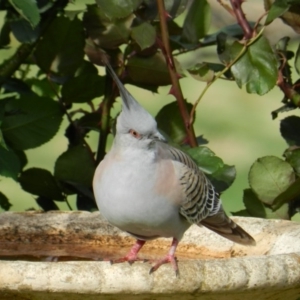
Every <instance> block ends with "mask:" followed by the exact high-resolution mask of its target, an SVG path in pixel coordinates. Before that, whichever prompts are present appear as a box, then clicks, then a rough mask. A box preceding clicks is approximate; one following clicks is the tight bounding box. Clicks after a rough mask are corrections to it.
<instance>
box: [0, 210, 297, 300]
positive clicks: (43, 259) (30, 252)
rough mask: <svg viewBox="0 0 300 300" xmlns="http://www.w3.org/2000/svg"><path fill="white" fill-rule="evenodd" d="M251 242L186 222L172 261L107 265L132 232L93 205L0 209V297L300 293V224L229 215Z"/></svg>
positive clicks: (154, 247) (165, 242)
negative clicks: (61, 208)
mask: <svg viewBox="0 0 300 300" xmlns="http://www.w3.org/2000/svg"><path fill="white" fill-rule="evenodd" d="M233 219H234V220H235V221H236V222H237V223H238V224H239V225H241V226H242V227H243V228H245V229H246V230H247V231H248V232H249V233H250V234H251V235H252V236H253V237H254V238H255V239H256V241H257V245H256V246H252V247H245V246H241V245H238V244H234V243H232V242H230V241H228V240H226V239H224V238H222V237H220V236H218V235H217V234H215V233H213V232H211V231H209V230H208V229H206V228H203V227H201V228H200V227H197V226H191V228H190V229H189V230H188V231H187V232H186V233H185V236H184V238H183V240H182V241H181V243H180V244H179V247H178V250H177V258H178V261H179V263H178V265H179V270H180V276H179V277H176V276H175V273H174V270H173V269H172V267H171V265H163V266H161V267H160V268H159V269H158V270H157V271H156V272H154V273H153V274H151V275H149V270H150V267H151V265H150V264H149V263H147V262H136V263H134V264H133V265H129V264H128V263H121V264H113V265H112V264H110V262H109V261H106V260H104V261H103V259H113V258H117V257H121V256H123V255H124V254H126V252H127V251H128V250H129V249H130V247H131V246H132V244H133V243H134V239H133V238H132V237H130V236H128V235H127V234H125V233H122V232H120V231H119V230H117V229H116V228H114V227H112V226H111V225H109V224H108V223H107V222H106V221H105V220H104V219H103V218H102V217H101V215H100V213H98V212H94V213H89V212H48V213H40V212H24V213H16V212H6V213H1V214H0V299H1V300H8V299H9V300H11V299H14V300H15V299H23V300H29V299H34V300H39V299H43V300H44V299H45V300H50V299H56V300H62V299H64V300H65V299H72V300H77V299H78V300H79V299H84V300H97V299H99V300H100V299H101V300H102V299H125V300H127V299H128V300H129V299H130V300H131V299H164V300H165V299H171V298H172V299H175V300H176V299H187V300H189V299H201V300H206V299H207V300H208V299H209V300H214V299H217V300H223V299H224V300H225V299H230V300H238V299H243V300H246V299H251V300H253V299H254V297H255V300H259V299H289V300H296V299H298V298H299V297H300V224H298V223H296V222H290V221H282V220H265V219H256V218H242V217H235V218H233ZM170 243H171V240H170V239H158V240H154V241H150V242H147V243H146V245H145V246H144V248H143V249H142V250H141V252H140V258H145V259H155V258H159V257H162V256H163V255H165V254H166V252H167V251H168V249H169V246H170Z"/></svg>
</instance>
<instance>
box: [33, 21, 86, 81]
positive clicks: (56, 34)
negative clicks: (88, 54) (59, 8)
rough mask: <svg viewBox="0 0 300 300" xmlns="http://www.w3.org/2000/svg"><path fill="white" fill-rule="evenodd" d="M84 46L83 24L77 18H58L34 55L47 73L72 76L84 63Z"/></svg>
mask: <svg viewBox="0 0 300 300" xmlns="http://www.w3.org/2000/svg"><path fill="white" fill-rule="evenodd" d="M84 45H85V40H84V32H83V27H82V22H81V21H80V20H78V19H77V18H75V19H74V20H70V19H68V18H65V17H57V18H55V19H54V21H53V22H52V23H51V24H50V26H49V28H48V30H47V32H46V34H45V35H44V37H43V39H42V40H41V41H40V42H39V43H38V46H37V49H36V51H35V53H34V55H35V57H36V61H37V64H38V66H39V67H40V68H41V69H42V70H43V71H44V72H45V73H47V74H48V73H49V72H53V73H56V74H60V75H63V76H72V75H73V74H74V73H75V71H76V70H77V69H78V67H79V66H80V65H81V63H82V60H83V56H84V51H83V48H84Z"/></svg>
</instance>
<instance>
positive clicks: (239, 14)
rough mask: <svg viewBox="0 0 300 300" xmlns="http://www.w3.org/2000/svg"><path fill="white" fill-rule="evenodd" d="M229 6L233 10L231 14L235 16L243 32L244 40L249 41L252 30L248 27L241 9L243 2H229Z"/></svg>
mask: <svg viewBox="0 0 300 300" xmlns="http://www.w3.org/2000/svg"><path fill="white" fill-rule="evenodd" d="M230 3H231V6H232V8H233V12H234V14H235V17H236V20H237V22H238V24H239V25H240V26H241V27H242V29H243V31H244V38H245V39H246V40H249V39H251V38H252V34H253V30H252V28H251V27H250V25H249V23H248V21H247V19H246V16H245V14H244V12H243V9H242V3H243V0H230Z"/></svg>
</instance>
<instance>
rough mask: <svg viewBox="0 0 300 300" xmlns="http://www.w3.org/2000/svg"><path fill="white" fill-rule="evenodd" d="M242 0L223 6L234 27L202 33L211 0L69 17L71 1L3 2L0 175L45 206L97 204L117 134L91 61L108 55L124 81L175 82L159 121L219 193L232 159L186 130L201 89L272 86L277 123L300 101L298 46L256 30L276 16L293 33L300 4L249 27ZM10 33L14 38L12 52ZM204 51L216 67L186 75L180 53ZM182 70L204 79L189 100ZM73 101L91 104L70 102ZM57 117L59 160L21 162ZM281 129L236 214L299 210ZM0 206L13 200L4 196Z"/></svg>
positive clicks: (292, 123)
mask: <svg viewBox="0 0 300 300" xmlns="http://www.w3.org/2000/svg"><path fill="white" fill-rule="evenodd" d="M242 2H243V1H241V0H230V1H229V3H224V2H223V1H219V3H220V5H222V6H223V8H224V9H226V10H227V11H228V12H229V13H231V14H232V15H233V16H235V19H236V24H233V25H230V26H226V27H223V28H219V29H218V30H216V31H215V32H214V33H213V34H208V30H209V28H210V14H211V12H210V7H209V4H208V3H207V1H206V0H197V1H192V2H191V3H189V1H187V0H172V1H166V2H165V3H164V2H163V1H161V0H157V1H154V0H124V1H118V0H96V1H95V3H94V4H90V5H86V8H85V9H84V10H83V11H75V12H74V11H72V12H71V11H69V10H68V7H67V4H68V1H67V0H56V1H51V0H37V1H34V0H6V1H1V2H0V10H2V11H5V21H4V23H3V26H2V28H1V33H0V46H1V48H2V49H6V51H7V53H8V54H7V56H8V59H7V60H5V61H4V62H3V63H2V65H1V66H0V83H1V96H0V130H1V131H0V175H2V176H6V177H11V178H13V179H14V180H16V181H17V182H18V183H19V184H20V185H21V186H22V188H23V189H24V190H25V191H27V192H29V193H31V194H33V195H35V196H36V197H37V198H36V201H37V203H38V204H39V206H40V207H41V208H42V209H44V210H46V211H47V210H53V209H58V207H57V205H56V202H55V201H66V202H67V203H68V196H69V195H74V194H75V195H76V197H77V208H78V209H84V210H90V211H92V210H96V209H97V208H96V205H95V201H94V197H93V193H92V188H91V183H92V177H93V173H94V170H95V167H96V165H97V164H98V163H99V162H100V161H101V160H102V159H103V157H104V155H105V151H106V148H107V139H108V136H109V135H110V134H111V133H112V131H113V127H114V122H115V118H113V117H112V114H111V109H112V106H113V104H114V102H115V99H116V97H117V90H116V88H115V86H114V84H113V82H112V80H111V79H110V77H109V76H108V77H106V76H100V75H99V74H98V69H97V67H96V66H101V65H103V64H102V60H103V55H106V56H108V57H109V58H110V60H111V63H112V65H113V66H114V68H116V69H117V72H118V73H119V75H120V78H121V80H122V81H123V82H124V83H129V84H132V85H136V86H139V87H141V88H143V89H147V90H150V91H152V92H157V89H158V87H160V86H165V85H171V88H170V94H171V95H173V96H174V102H172V103H170V104H168V105H165V106H163V107H162V108H161V110H160V111H159V113H158V114H157V116H156V120H157V122H158V125H159V128H160V129H161V130H162V132H163V133H164V134H165V135H166V136H167V137H168V138H169V139H171V140H172V141H173V142H174V143H175V144H176V145H177V146H178V147H181V148H183V149H184V151H187V152H188V153H189V154H190V155H191V156H192V157H193V158H194V159H195V161H196V162H197V163H198V165H199V167H200V168H202V169H203V170H204V171H205V172H206V173H207V175H208V176H209V178H210V179H211V181H212V182H213V184H214V185H215V187H216V188H217V190H218V191H219V192H223V191H224V190H226V189H227V188H228V187H229V186H230V185H231V184H232V182H233V181H234V178H235V168H234V166H229V165H227V164H225V163H224V162H223V160H222V159H221V158H219V157H217V156H216V155H215V154H214V153H213V152H212V151H211V150H210V149H209V148H208V147H206V146H203V144H204V143H205V142H206V141H205V140H204V139H203V138H202V137H196V136H195V132H194V128H193V123H194V119H195V109H196V107H197V105H198V104H199V102H200V100H201V99H202V97H203V96H204V95H205V93H206V91H207V90H208V89H210V88H213V84H214V82H216V81H217V80H222V79H224V80H227V82H228V84H231V85H233V86H234V83H233V82H236V84H237V86H238V87H239V88H241V87H242V86H245V87H246V90H247V92H248V93H256V94H258V95H263V94H265V93H268V92H269V91H270V90H271V89H272V88H273V87H274V86H276V85H277V86H278V87H279V88H280V89H281V91H282V94H283V100H282V102H283V105H282V106H281V107H280V108H278V109H277V110H275V111H273V112H272V116H273V118H276V117H277V115H278V114H279V113H284V112H285V111H287V110H295V109H297V108H299V106H300V95H299V79H296V80H293V79H292V70H293V69H294V70H295V72H296V74H297V75H296V76H299V74H300V46H298V49H297V51H296V53H293V52H292V51H291V50H290V49H289V38H288V37H285V38H282V39H281V40H279V41H278V42H277V43H276V45H275V47H274V48H272V47H271V45H270V43H269V42H268V40H267V39H266V38H265V37H264V35H263V33H264V29H265V28H266V27H267V26H268V25H269V24H270V23H272V22H273V20H275V19H276V18H281V19H282V20H283V21H284V22H285V23H287V24H288V25H289V26H291V27H292V28H293V29H294V30H295V31H296V32H297V33H299V23H297V22H298V21H297V20H298V18H299V4H300V1H299V0H275V1H265V8H266V13H265V14H263V15H262V16H258V17H257V22H255V23H252V22H248V20H247V19H246V16H245V14H244V11H243V7H242ZM182 13H183V14H185V17H184V22H183V24H182V25H179V24H178V23H177V22H176V20H177V17H178V16H180V15H181V14H182ZM10 34H12V35H13V36H14V38H15V39H16V40H17V41H18V43H17V46H16V47H15V53H13V54H11V55H10V54H9V53H11V50H12V49H14V47H13V45H14V41H12V40H11V35H10ZM208 46H213V47H214V49H215V56H216V57H218V60H219V62H218V63H215V62H214V63H212V62H207V61H197V62H195V63H194V65H193V67H192V68H189V69H188V70H184V69H183V68H182V66H180V64H179V62H178V61H177V59H176V57H177V56H180V55H181V54H183V53H186V52H191V51H194V50H195V49H198V48H204V47H208ZM185 71H187V72H189V73H190V74H191V75H192V77H193V78H194V79H195V80H200V81H204V82H206V86H205V88H204V89H203V91H202V93H201V94H200V96H199V98H198V100H197V101H196V102H195V103H188V102H187V101H186V100H185V99H184V96H183V93H182V90H181V87H180V78H182V76H184V73H185ZM150 72H151V74H155V75H153V76H152V75H150V76H149V74H150ZM78 103H79V104H81V103H86V104H88V105H89V107H90V110H89V111H87V110H84V109H82V108H79V109H78V107H76V108H74V107H75V106H76V104H78ZM64 119H65V120H67V121H68V126H67V128H66V130H65V136H66V139H67V140H68V149H67V150H66V151H65V152H63V153H61V155H60V156H59V157H58V158H57V160H56V162H55V167H54V171H53V172H49V171H48V170H45V169H42V168H40V167H39V166H36V167H29V168H28V167H26V165H27V158H26V155H25V153H24V150H27V149H31V148H35V147H39V146H41V145H42V144H44V143H46V142H49V141H50V142H49V143H51V139H52V137H53V136H55V135H56V134H57V131H58V129H59V127H60V126H61V123H62V120H64ZM91 131H95V132H97V133H98V135H99V142H98V149H97V152H96V153H94V152H93V151H92V150H91V147H90V145H89V143H88V141H87V139H86V137H87V135H88V134H89V133H90V132H91ZM280 131H281V135H282V137H283V138H284V139H285V140H286V142H287V144H288V146H289V147H288V149H287V150H286V151H285V154H284V159H281V158H278V157H274V156H268V157H263V158H258V159H257V161H256V162H254V164H253V166H252V167H251V169H250V172H249V185H250V187H249V188H247V189H245V191H244V199H243V200H244V204H245V209H244V210H242V211H240V212H237V213H236V214H240V215H247V216H258V217H267V218H273V217H281V218H284V219H290V218H291V217H292V216H293V215H294V214H295V213H296V212H298V209H299V203H300V179H299V176H300V148H299V146H300V118H299V117H298V116H290V117H287V118H285V119H284V120H282V121H281V128H280ZM0 206H1V207H2V209H4V210H9V208H10V206H11V204H10V202H9V199H8V198H7V197H6V196H5V195H4V194H3V193H0Z"/></svg>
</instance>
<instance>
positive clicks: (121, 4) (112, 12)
mask: <svg viewBox="0 0 300 300" xmlns="http://www.w3.org/2000/svg"><path fill="white" fill-rule="evenodd" d="M141 2H142V1H141V0H126V1H124V0H96V3H97V4H98V6H99V8H100V9H101V10H102V11H103V12H104V14H105V15H106V16H108V17H109V18H110V19H114V18H117V19H118V18H119V19H120V18H125V17H127V16H128V15H130V14H131V13H132V12H133V11H135V10H136V9H137V8H138V6H139V5H140V4H141Z"/></svg>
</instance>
